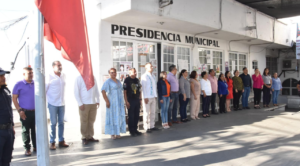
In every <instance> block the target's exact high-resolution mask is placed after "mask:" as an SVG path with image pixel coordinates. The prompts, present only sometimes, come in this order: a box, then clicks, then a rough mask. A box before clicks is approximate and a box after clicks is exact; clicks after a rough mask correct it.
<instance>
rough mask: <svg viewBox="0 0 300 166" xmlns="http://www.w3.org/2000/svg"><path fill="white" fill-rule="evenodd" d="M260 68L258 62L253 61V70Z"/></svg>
mask: <svg viewBox="0 0 300 166" xmlns="http://www.w3.org/2000/svg"><path fill="white" fill-rule="evenodd" d="M256 68H258V62H257V61H256V60H254V61H252V69H253V70H254V69H256Z"/></svg>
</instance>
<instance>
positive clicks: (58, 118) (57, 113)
mask: <svg viewBox="0 0 300 166" xmlns="http://www.w3.org/2000/svg"><path fill="white" fill-rule="evenodd" d="M48 108H49V113H50V123H51V124H50V126H51V132H50V143H55V139H56V124H57V122H58V138H59V142H61V141H64V140H65V139H64V117H65V106H59V107H57V106H53V105H51V104H49V103H48Z"/></svg>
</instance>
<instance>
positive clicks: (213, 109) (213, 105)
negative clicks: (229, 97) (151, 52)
mask: <svg viewBox="0 0 300 166" xmlns="http://www.w3.org/2000/svg"><path fill="white" fill-rule="evenodd" d="M216 98H217V93H212V94H211V98H210V103H211V113H213V114H214V113H217V112H216Z"/></svg>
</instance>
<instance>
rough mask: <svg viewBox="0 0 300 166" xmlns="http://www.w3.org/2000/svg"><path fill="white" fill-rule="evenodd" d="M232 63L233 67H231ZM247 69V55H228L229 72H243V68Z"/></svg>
mask: <svg viewBox="0 0 300 166" xmlns="http://www.w3.org/2000/svg"><path fill="white" fill-rule="evenodd" d="M233 61H234V66H233ZM244 67H247V55H246V54H239V53H229V70H230V71H234V70H239V71H243V68H244Z"/></svg>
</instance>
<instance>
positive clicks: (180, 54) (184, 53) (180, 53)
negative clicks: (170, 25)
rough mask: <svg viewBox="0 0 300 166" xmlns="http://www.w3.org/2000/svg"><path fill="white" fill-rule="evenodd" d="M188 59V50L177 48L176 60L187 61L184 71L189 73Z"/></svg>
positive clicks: (189, 64)
mask: <svg viewBox="0 0 300 166" xmlns="http://www.w3.org/2000/svg"><path fill="white" fill-rule="evenodd" d="M190 58H191V54H190V48H186V47H177V59H182V60H187V61H188V68H187V69H186V70H187V71H188V72H190V68H191V60H190ZM179 72H180V71H179Z"/></svg>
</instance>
